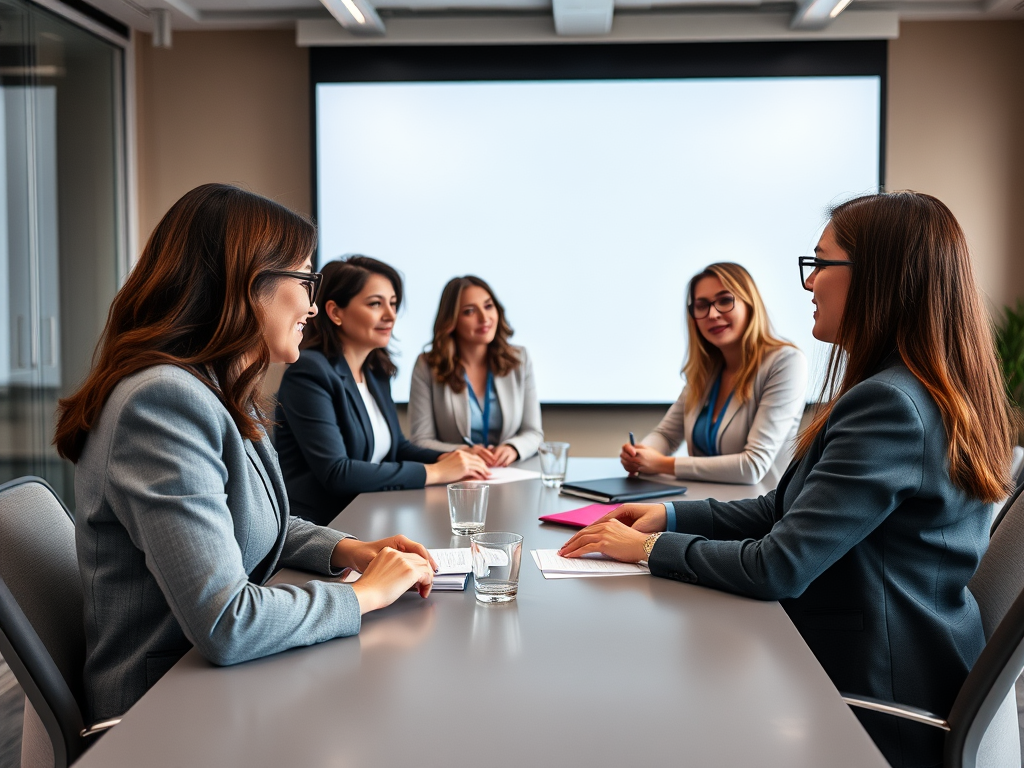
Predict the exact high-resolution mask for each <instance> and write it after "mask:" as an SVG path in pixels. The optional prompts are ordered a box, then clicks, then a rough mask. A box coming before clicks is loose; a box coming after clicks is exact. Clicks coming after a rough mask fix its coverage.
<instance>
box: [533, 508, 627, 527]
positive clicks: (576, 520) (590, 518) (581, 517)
mask: <svg viewBox="0 0 1024 768" xmlns="http://www.w3.org/2000/svg"><path fill="white" fill-rule="evenodd" d="M621 506H622V505H621V504H588V505H587V506H585V507H580V508H579V509H570V510H569V511H568V512H559V513H558V514H557V515H544V516H543V517H541V518H540V519H541V520H543V521H544V522H546V523H560V524H562V525H571V526H573V527H575V528H586V527H587V526H588V525H590V524H591V523H593V522H594V521H595V520H598V519H599V518H602V517H604V516H605V515H607V514H608V513H609V512H611V511H612V510H613V509H618V508H619V507H621Z"/></svg>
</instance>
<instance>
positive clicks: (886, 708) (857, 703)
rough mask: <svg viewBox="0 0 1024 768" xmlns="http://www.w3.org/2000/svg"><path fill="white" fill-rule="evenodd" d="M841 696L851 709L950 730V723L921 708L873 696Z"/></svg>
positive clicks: (844, 694) (845, 694) (846, 694)
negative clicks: (867, 710) (868, 710)
mask: <svg viewBox="0 0 1024 768" xmlns="http://www.w3.org/2000/svg"><path fill="white" fill-rule="evenodd" d="M839 695H840V696H842V697H843V701H845V702H846V703H847V704H849V705H850V706H851V707H860V708H861V709H870V710H872V711H874V712H881V713H882V714H885V715H894V716H895V717H902V718H904V719H906V720H913V721H914V722H915V723H923V724H925V725H930V726H932V727H933V728H941V729H942V730H944V731H948V730H949V723H948V722H946V721H945V720H943V719H942V718H941V717H939V716H938V715H933V714H932V713H931V712H929V711H928V710H926V709H921V708H920V707H911V706H909V705H907V704H894V703H893V702H891V701H882V700H881V699H874V698H872V697H871V696H853V695H851V694H849V693H842V692H840V694H839Z"/></svg>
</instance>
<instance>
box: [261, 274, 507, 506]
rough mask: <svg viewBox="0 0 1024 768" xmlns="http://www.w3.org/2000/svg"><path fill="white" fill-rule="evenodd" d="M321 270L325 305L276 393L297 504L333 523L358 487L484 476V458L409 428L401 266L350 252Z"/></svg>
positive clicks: (281, 444) (281, 441)
mask: <svg viewBox="0 0 1024 768" xmlns="http://www.w3.org/2000/svg"><path fill="white" fill-rule="evenodd" d="M323 275H324V284H323V292H322V295H323V308H324V311H323V312H322V313H321V314H319V315H318V316H316V317H314V318H312V319H311V321H310V323H309V325H308V326H307V328H306V331H305V338H304V339H303V342H302V352H301V354H300V355H299V360H298V362H296V363H294V364H293V365H291V366H290V367H289V368H288V370H287V371H285V374H284V378H283V379H282V380H281V388H280V390H279V391H278V395H277V397H278V408H277V422H278V427H277V429H276V430H275V440H274V442H275V444H276V447H277V451H278V454H279V455H280V460H281V469H282V471H283V472H284V480H285V485H286V487H287V489H288V499H289V501H290V502H291V507H292V511H293V512H294V513H295V514H297V515H300V516H301V517H304V518H306V519H307V520H312V521H313V522H316V523H321V524H326V523H328V522H330V521H331V520H332V519H334V517H335V516H336V515H337V514H338V512H340V511H341V509H342V508H344V507H345V506H346V505H348V503H349V502H350V501H352V499H354V498H355V497H356V496H357V495H359V494H360V493H367V492H369V491H395V490H402V489H405V488H422V487H423V486H424V485H434V484H438V483H450V482H455V481H457V480H461V479H463V478H484V477H487V475H488V473H487V467H486V466H485V465H484V462H483V461H482V460H481V459H479V458H478V457H476V456H473V455H471V454H468V453H466V452H465V451H454V452H451V453H441V452H440V451H434V450H430V449H429V448H420V447H418V446H416V445H413V444H412V443H411V442H409V441H408V440H407V439H406V438H405V435H404V434H402V428H401V427H400V426H399V424H398V413H397V412H396V410H395V403H394V401H393V400H392V399H391V377H392V376H394V374H395V371H396V369H395V365H394V363H393V362H392V361H391V357H390V356H389V355H388V351H387V346H388V343H389V342H390V341H391V332H392V329H393V328H394V324H395V315H396V313H397V312H398V307H399V306H400V305H401V303H402V278H401V277H400V276H399V274H398V272H397V271H395V270H394V269H393V268H392V267H390V266H388V265H387V264H384V263H383V262H380V261H377V260H376V259H371V258H368V257H366V256H352V257H350V258H348V259H346V260H345V261H333V262H330V263H329V264H327V265H325V266H324V269H323Z"/></svg>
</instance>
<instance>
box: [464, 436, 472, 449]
mask: <svg viewBox="0 0 1024 768" xmlns="http://www.w3.org/2000/svg"><path fill="white" fill-rule="evenodd" d="M462 442H464V443H465V444H466V445H468V446H469V447H470V448H472V447H473V441H472V440H470V439H469V438H468V437H463V438H462Z"/></svg>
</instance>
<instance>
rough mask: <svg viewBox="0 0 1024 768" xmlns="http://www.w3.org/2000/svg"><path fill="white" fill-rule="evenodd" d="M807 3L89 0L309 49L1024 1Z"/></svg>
mask: <svg viewBox="0 0 1024 768" xmlns="http://www.w3.org/2000/svg"><path fill="white" fill-rule="evenodd" d="M342 1H344V0H342ZM814 1H815V0H800V2H777V1H775V0H768V2H760V1H759V0H569V2H574V3H576V4H579V3H582V4H584V5H586V4H588V3H594V2H605V3H607V2H614V18H613V19H612V28H611V31H610V33H609V34H607V35H604V34H599V35H592V36H589V37H586V38H564V37H563V38H559V37H557V36H556V35H555V32H554V25H553V24H552V10H553V9H552V0H358V3H357V4H361V3H370V4H371V8H376V9H377V11H378V12H379V14H380V17H381V19H382V22H383V24H384V26H385V27H386V30H387V32H386V34H385V35H384V36H383V37H380V38H365V37H356V36H354V35H349V34H348V33H347V32H345V31H344V30H342V27H341V25H340V24H338V23H337V22H336V21H335V20H334V19H333V18H332V16H331V14H330V13H329V12H328V11H327V9H326V8H325V6H324V4H322V3H321V2H320V0H89V2H90V3H91V4H92V5H94V6H96V7H97V8H99V9H100V10H102V11H104V12H105V13H107V14H109V15H110V16H113V17H114V18H116V19H118V20H119V21H121V22H123V23H125V24H127V25H128V26H130V27H132V28H133V29H136V30H140V31H145V32H150V31H152V29H153V18H154V14H152V13H151V11H152V10H154V9H169V10H170V19H171V26H172V29H173V30H199V29H257V28H295V27H296V26H297V25H298V26H299V33H298V40H299V42H300V44H307V45H318V44H319V45H325V44H346V43H348V44H352V43H359V44H365V43H376V44H389V43H414V42H426V43H430V42H434V43H457V42H467V43H469V42H503V41H507V42H537V41H538V40H546V41H548V42H557V41H560V40H562V41H566V42H572V41H574V40H579V41H584V40H585V41H587V42H590V41H600V40H602V39H607V40H610V41H613V40H619V41H624V40H648V39H650V40H674V39H678V40H694V39H700V40H729V39H737V40H749V39H780V38H826V39H827V38H850V37H858V36H859V37H876V38H884V37H894V36H895V32H894V30H896V29H898V22H899V20H924V19H929V20H954V19H958V20H967V19H976V20H1020V21H1024V0H853V2H852V3H851V4H850V5H849V7H847V8H846V9H845V10H843V11H842V12H841V13H840V14H839V15H838V17H837V18H836V19H835V20H834V21H829V22H828V23H827V24H826V26H825V27H824V29H822V30H821V31H810V32H807V31H799V32H795V33H794V32H788V30H789V27H790V25H791V24H793V23H796V22H795V20H796V19H798V18H799V10H800V6H801V5H802V6H804V7H805V8H806V6H808V5H810V4H811V3H812V2H814ZM325 2H332V0H325ZM554 2H555V3H556V4H558V3H565V2H566V0H554ZM817 2H827V3H831V4H834V3H835V2H837V0H817ZM829 7H832V6H831V5H830V6H829ZM300 20H304V21H302V23H301V24H300V23H299V22H300ZM465 30H469V32H466V31H465ZM474 30H475V31H474ZM524 30H529V31H525V32H524ZM758 30H762V31H758ZM763 30H769V31H768V32H765V31H763Z"/></svg>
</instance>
